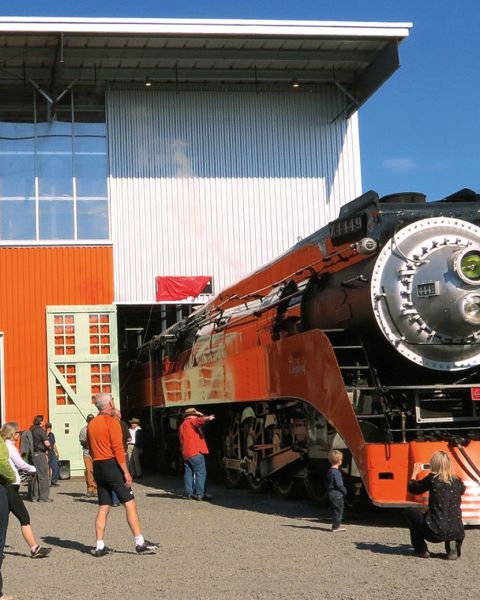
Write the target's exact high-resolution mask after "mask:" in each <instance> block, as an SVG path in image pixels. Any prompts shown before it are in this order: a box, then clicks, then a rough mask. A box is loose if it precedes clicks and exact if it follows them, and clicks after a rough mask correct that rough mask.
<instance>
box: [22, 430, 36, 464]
mask: <svg viewBox="0 0 480 600" xmlns="http://www.w3.org/2000/svg"><path fill="white" fill-rule="evenodd" d="M20 454H21V455H22V457H23V459H24V460H25V462H28V463H30V464H33V462H32V461H33V435H32V431H31V430H30V429H25V431H22V435H21V436H20Z"/></svg>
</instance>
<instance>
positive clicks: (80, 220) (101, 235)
mask: <svg viewBox="0 0 480 600" xmlns="http://www.w3.org/2000/svg"><path fill="white" fill-rule="evenodd" d="M77 227H78V234H77V237H78V239H79V240H108V238H109V236H108V202H107V199H105V200H77Z"/></svg>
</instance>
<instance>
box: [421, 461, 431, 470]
mask: <svg viewBox="0 0 480 600" xmlns="http://www.w3.org/2000/svg"><path fill="white" fill-rule="evenodd" d="M422 469H423V470H424V471H429V470H430V463H423V465H422Z"/></svg>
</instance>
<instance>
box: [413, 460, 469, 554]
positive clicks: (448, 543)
mask: <svg viewBox="0 0 480 600" xmlns="http://www.w3.org/2000/svg"><path fill="white" fill-rule="evenodd" d="M424 469H425V468H424V466H423V465H422V464H421V463H415V465H414V467H413V473H412V476H411V478H410V482H409V484H408V491H409V492H410V493H411V494H424V493H426V492H428V494H429V495H428V509H427V511H426V512H424V511H423V510H422V509H419V508H407V509H406V510H405V516H406V518H407V521H408V527H409V529H410V540H411V543H412V546H413V551H414V555H415V556H417V557H419V558H428V557H429V556H430V553H429V552H428V547H427V543H426V542H427V541H428V542H433V543H434V544H436V543H440V542H445V551H446V553H447V558H448V559H449V560H456V559H457V558H459V557H460V555H461V551H462V542H463V539H464V537H465V531H464V528H463V522H462V511H461V509H460V504H461V500H462V494H463V493H464V492H465V485H464V483H463V481H462V480H461V479H459V478H458V477H457V476H456V475H454V473H453V468H452V463H451V461H450V457H449V455H448V454H447V453H446V452H443V451H439V452H435V454H433V456H432V458H431V459H430V473H429V474H428V475H427V476H426V477H424V478H423V479H419V480H417V475H418V474H419V473H420V471H422V470H424Z"/></svg>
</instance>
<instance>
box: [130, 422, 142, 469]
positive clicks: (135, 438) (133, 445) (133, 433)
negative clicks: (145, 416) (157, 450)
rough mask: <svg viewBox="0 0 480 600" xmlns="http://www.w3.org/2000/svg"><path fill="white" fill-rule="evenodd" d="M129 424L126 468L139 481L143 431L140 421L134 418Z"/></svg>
mask: <svg viewBox="0 0 480 600" xmlns="http://www.w3.org/2000/svg"><path fill="white" fill-rule="evenodd" d="M129 423H130V429H129V433H130V440H129V441H128V446H127V455H128V468H129V469H130V473H131V475H132V477H133V478H134V479H141V477H142V463H141V462H140V456H141V455H142V452H143V431H142V428H141V427H140V421H139V420H138V419H137V418H136V417H134V418H133V419H130V421H129Z"/></svg>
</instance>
